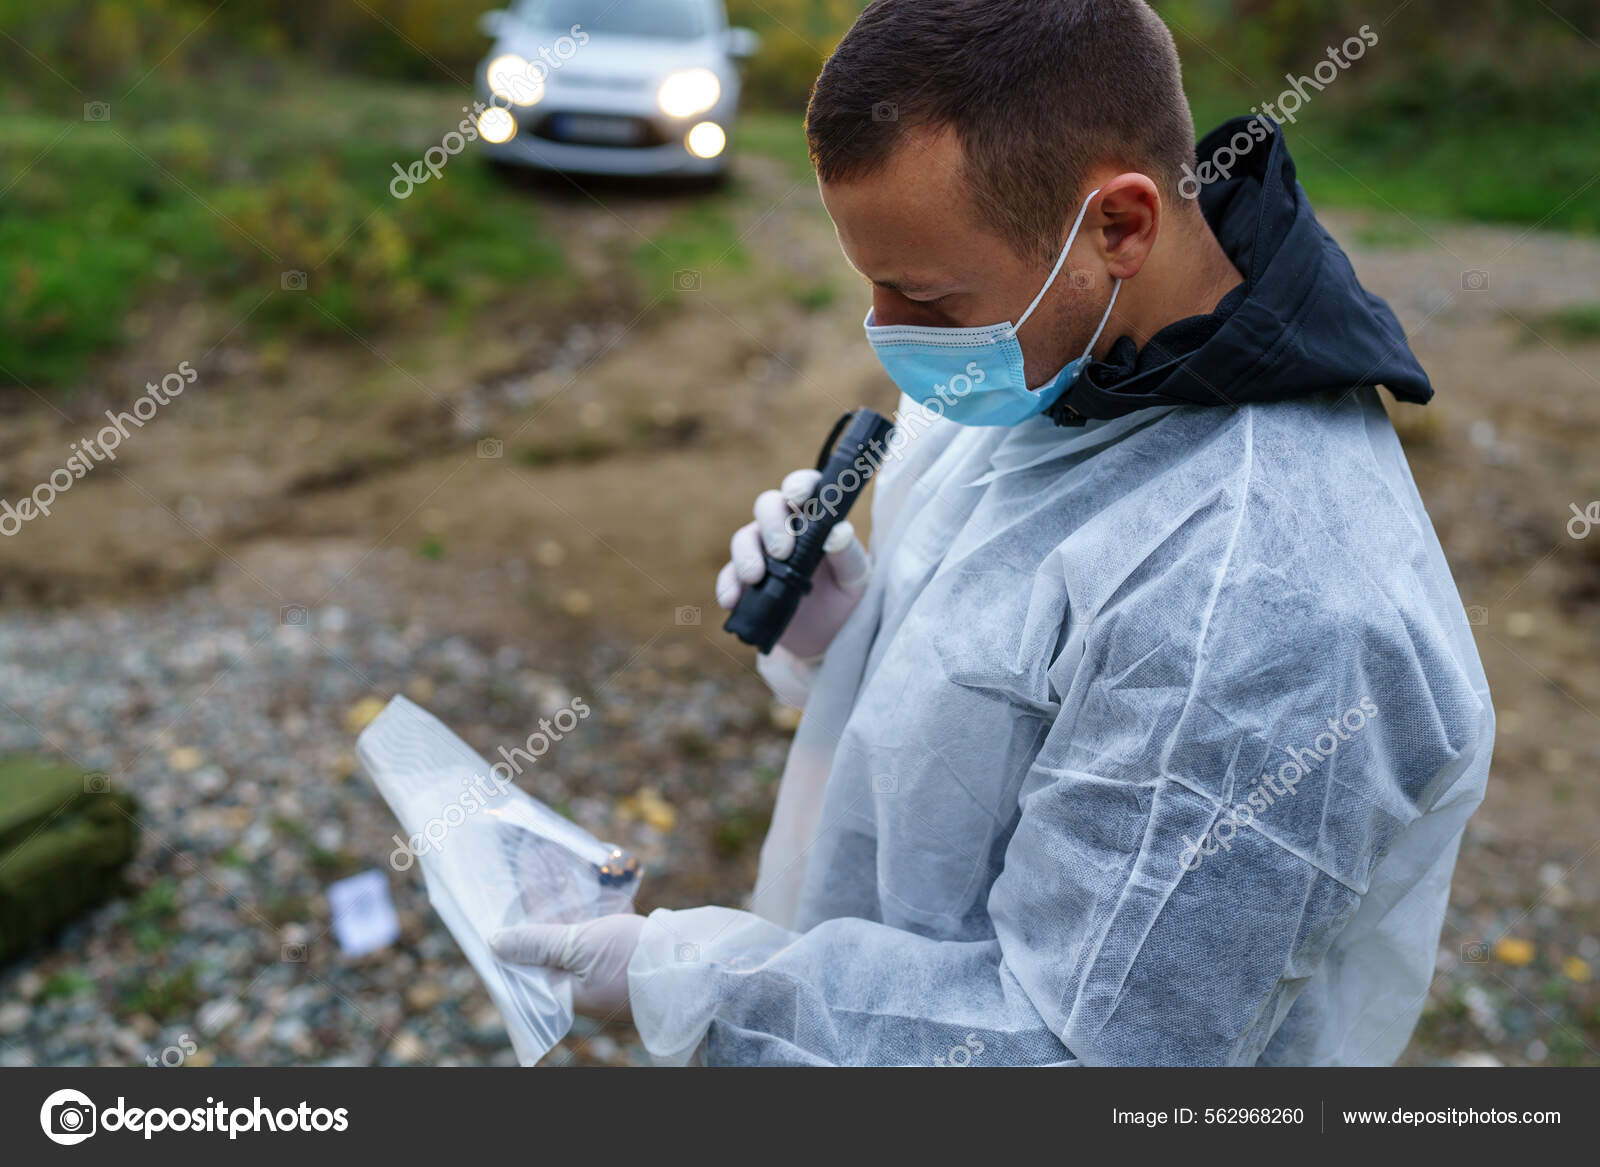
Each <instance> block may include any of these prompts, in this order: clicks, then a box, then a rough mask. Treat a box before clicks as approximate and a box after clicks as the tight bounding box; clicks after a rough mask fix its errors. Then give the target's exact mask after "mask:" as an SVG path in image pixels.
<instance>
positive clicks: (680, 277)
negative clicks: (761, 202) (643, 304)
mask: <svg viewBox="0 0 1600 1167" xmlns="http://www.w3.org/2000/svg"><path fill="white" fill-rule="evenodd" d="M749 262H750V257H749V254H748V253H747V252H746V251H745V249H744V246H743V244H742V243H741V242H740V241H739V235H738V227H737V224H736V223H735V222H734V219H733V216H732V215H730V214H729V208H728V205H727V203H726V202H725V201H724V200H723V199H720V198H719V199H705V200H700V201H697V202H694V203H691V204H689V205H688V206H685V207H683V208H682V209H680V210H678V211H676V212H674V214H673V216H672V218H671V220H670V221H669V222H668V224H667V225H666V227H664V228H663V229H662V230H660V231H658V232H657V233H656V234H655V235H654V236H653V237H652V238H651V239H650V240H649V241H647V242H645V243H641V244H639V246H638V247H636V248H634V252H633V264H634V270H635V271H636V273H637V274H638V277H639V282H640V284H641V286H642V290H643V292H644V295H645V298H646V300H651V299H654V298H655V297H656V296H658V295H659V296H661V297H663V298H664V299H665V300H667V301H669V302H670V301H676V300H681V299H683V298H684V297H686V296H693V295H695V294H697V293H699V292H701V291H703V290H705V287H706V285H707V283H714V282H715V280H716V279H717V277H718V274H719V273H720V272H721V270H722V269H724V268H729V269H732V270H734V271H743V270H745V269H747V268H748V267H749Z"/></svg>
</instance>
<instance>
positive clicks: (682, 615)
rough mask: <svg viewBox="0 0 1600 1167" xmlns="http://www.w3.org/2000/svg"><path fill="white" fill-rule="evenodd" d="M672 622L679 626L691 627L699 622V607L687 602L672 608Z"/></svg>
mask: <svg viewBox="0 0 1600 1167" xmlns="http://www.w3.org/2000/svg"><path fill="white" fill-rule="evenodd" d="M672 622H673V623H674V624H676V625H677V626H678V627H680V628H693V627H695V626H697V625H698V624H699V623H700V609H699V608H696V607H693V606H692V605H689V604H685V605H683V606H682V607H679V608H674V609H673V612H672Z"/></svg>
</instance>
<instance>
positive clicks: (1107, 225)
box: [1096, 172, 1161, 280]
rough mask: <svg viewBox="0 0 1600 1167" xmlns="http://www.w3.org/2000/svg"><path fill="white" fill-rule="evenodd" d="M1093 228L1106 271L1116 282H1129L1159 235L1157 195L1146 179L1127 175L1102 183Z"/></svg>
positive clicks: (1151, 183) (1152, 183)
mask: <svg viewBox="0 0 1600 1167" xmlns="http://www.w3.org/2000/svg"><path fill="white" fill-rule="evenodd" d="M1096 220H1097V223H1098V226H1097V228H1096V234H1097V241H1098V243H1099V245H1100V252H1101V254H1102V255H1104V256H1105V260H1106V270H1107V271H1108V272H1109V273H1110V274H1111V275H1112V276H1113V277H1115V278H1116V279H1119V280H1127V279H1132V278H1133V277H1134V276H1136V275H1138V274H1139V269H1140V268H1142V267H1143V266H1144V261H1145V260H1146V259H1147V258H1148V257H1149V255H1150V249H1151V248H1152V247H1154V246H1155V242H1156V236H1157V235H1158V234H1160V231H1161V195H1160V193H1159V192H1158V191H1157V189H1156V184H1155V183H1154V182H1152V181H1151V180H1150V178H1149V177H1148V176H1147V175H1143V174H1138V173H1134V172H1128V173H1125V174H1119V175H1117V176H1116V177H1115V178H1113V179H1110V180H1109V181H1107V182H1105V183H1102V184H1101V187H1100V197H1099V207H1098V208H1097V213H1096Z"/></svg>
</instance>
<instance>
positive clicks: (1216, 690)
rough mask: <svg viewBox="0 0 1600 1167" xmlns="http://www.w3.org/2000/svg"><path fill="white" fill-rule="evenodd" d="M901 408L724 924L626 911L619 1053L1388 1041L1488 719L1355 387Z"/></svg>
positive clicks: (1431, 915) (816, 1060) (1403, 1005)
mask: <svg viewBox="0 0 1600 1167" xmlns="http://www.w3.org/2000/svg"><path fill="white" fill-rule="evenodd" d="M919 412H920V411H918V410H917V407H915V406H914V405H913V404H912V403H911V402H910V401H909V399H905V398H902V401H901V414H900V416H901V419H902V421H903V422H904V420H905V419H906V418H908V417H911V416H912V415H913V414H917V413H919ZM910 429H912V430H915V431H916V433H915V436H914V438H913V440H912V441H911V442H910V444H909V445H908V447H907V448H906V450H905V453H904V456H903V458H902V459H900V460H898V461H890V462H889V463H888V464H887V465H886V467H885V469H884V471H883V473H882V474H881V475H880V476H879V479H878V481H877V483H876V486H875V491H874V498H873V522H872V549H873V560H874V563H875V567H874V575H873V578H872V581H871V583H870V585H869V587H868V589H867V592H866V594H865V596H864V597H863V600H862V602H861V605H860V607H859V608H858V609H857V610H856V611H855V613H854V614H853V615H852V617H851V619H850V620H849V622H848V623H847V624H846V625H845V627H844V629H843V630H842V632H841V633H840V634H839V636H838V637H837V639H836V640H835V641H834V643H833V645H832V647H831V648H830V649H829V651H828V653H827V656H826V658H825V659H824V661H823V663H822V666H821V669H820V671H819V672H818V673H817V675H816V676H815V678H814V684H813V686H812V690H811V694H810V697H809V700H808V701H807V703H806V706H805V715H804V718H803V720H802V722H801V725H800V728H799V730H798V732H797V734H796V737H795V741H794V745H793V749H792V751H791V753H790V755H789V760H788V765H787V767H786V769H785V771H784V775H783V782H782V786H781V789H780V792H779V795H778V802H777V807H776V812H775V818H774V821H773V825H772V830H771V834H770V835H769V837H768V839H767V842H766V845H765V847H764V849H763V851H762V863H761V875H760V880H759V884H758V887H757V890H756V892H755V895H754V897H753V900H752V908H753V911H752V912H743V911H735V910H733V909H729V908H721V907H705V908H697V909H693V910H688V911H667V910H659V911H656V912H654V913H653V914H652V915H651V916H650V917H649V919H648V922H647V924H646V926H645V928H644V929H643V932H642V935H641V939H640V944H639V947H638V949H637V951H636V953H635V955H634V957H633V959H632V962H631V964H630V966H629V983H630V992H631V996H632V1005H633V1014H634V1018H635V1021H636V1023H637V1025H638V1027H639V1031H640V1033H641V1034H642V1035H643V1038H644V1041H645V1043H646V1045H647V1046H648V1048H649V1049H650V1051H651V1052H652V1054H654V1055H655V1056H657V1057H658V1058H659V1059H661V1060H664V1061H669V1062H682V1061H687V1060H689V1059H691V1058H693V1057H696V1056H697V1055H698V1057H699V1058H701V1059H703V1060H705V1061H708V1062H712V1063H736V1064H797V1063H798V1064H841V1065H863V1064H870V1065H880V1064H897V1065H943V1064H973V1065H1014V1064H1075V1063H1081V1064H1086V1065H1125V1064H1167V1065H1193V1064H1215V1063H1225V1064H1243V1065H1249V1064H1284V1063H1296V1064H1304V1063H1310V1064H1317V1065H1342V1064H1370V1063H1380V1064H1381V1063H1388V1062H1391V1061H1393V1060H1394V1059H1395V1058H1396V1057H1397V1056H1398V1054H1399V1053H1400V1051H1401V1050H1402V1049H1403V1048H1404V1046H1405V1044H1406V1041H1407V1040H1408V1038H1409V1036H1410V1033H1411V1029H1412V1027H1413V1025H1414V1024H1415V1021H1416V1018H1417V1016H1418V1013H1419V1011H1420V1009H1421V1007H1422V1004H1423V1001H1424V999H1425V997H1426V995H1427V989H1428V984H1429V981H1430V979H1431V977H1432V973H1433V968H1434V962H1435V953H1436V946H1437V944H1438V937H1439V931H1440V926H1441V922H1442V920H1443V916H1444V911H1445V902H1446V899H1447V896H1448V893H1449V888H1450V875H1451V870H1452V868H1453V866H1454V864H1455V858H1456V850H1457V847H1458V845H1459V843H1460V840H1461V834H1462V829H1463V824H1464V823H1465V822H1466V820H1467V817H1468V816H1469V815H1470V814H1471V813H1472V810H1473V808H1474V807H1476V806H1477V804H1478V802H1479V801H1480V799H1481V798H1482V796H1483V792H1484V784H1485V780H1486V777H1487V771H1488V766H1489V755H1490V747H1491V744H1492V740H1493V712H1492V709H1491V706H1490V702H1489V693H1488V687H1487V684H1486V682H1485V679H1484V675H1483V671H1482V668H1481V667H1480V665H1479V663H1478V658H1477V653H1476V650H1475V647H1474V644H1473V640H1472V636H1471V633H1470V630H1469V627H1468V624H1467V621H1466V619H1465V617H1464V614H1463V611H1462V608H1461V604H1460V600H1459V597H1458V596H1457V594H1456V590H1455V587H1454V584H1453V582H1452V580H1451V576H1450V572H1449V569H1448V567H1447V566H1446V563H1445V560H1444V557H1443V554H1442V552H1441V550H1440V547H1439V544H1438V541H1437V539H1436V538H1435V536H1434V533H1433V529H1432V527H1431V525H1430V523H1429V521H1428V518H1427V515H1426V513H1425V512H1424V510H1423V505H1422V501H1421V499H1420V498H1419V496H1418V494H1417V491H1416V488H1415V486H1414V484H1413V482H1412V479H1411V475H1410V472H1409V469H1408V468H1407V466H1406V462H1405V459H1404V456H1403V454H1402V452H1401V449H1400V445H1399V442H1398V441H1397V439H1396V437H1395V434H1394V431H1393V429H1392V427H1391V426H1390V424H1389V421H1388V419H1387V417H1386V416H1385V413H1384V410H1383V407H1382V405H1381V404H1380V403H1379V401H1378V398H1377V393H1376V391H1375V390H1373V389H1362V390H1359V391H1357V392H1355V393H1351V394H1345V395H1339V394H1322V395H1318V396H1315V397H1312V398H1309V399H1306V400H1301V401H1288V402H1282V403H1275V404H1263V405H1250V406H1244V407H1241V408H1221V407H1209V408H1206V407H1168V408H1159V409H1149V410H1144V411H1141V412H1138V413H1134V414H1130V415H1128V416H1124V417H1121V418H1117V419H1114V420H1109V421H1091V422H1090V423H1089V424H1088V425H1087V426H1084V427H1082V428H1080V429H1062V428H1058V427H1056V426H1055V425H1053V424H1052V423H1051V422H1050V421H1049V420H1048V419H1046V418H1042V417H1039V418H1034V419H1032V420H1030V421H1028V422H1025V423H1023V424H1021V425H1019V426H1016V427H1012V428H988V429H983V428H963V427H960V426H957V425H954V424H952V423H950V422H946V421H942V420H934V421H931V422H930V421H925V420H920V419H919V420H913V421H912V422H911V423H910ZM780 663H781V662H780ZM1296 771H1298V772H1299V777H1298V778H1296V777H1295V774H1296ZM1270 790H1276V791H1277V792H1278V793H1276V794H1271V793H1270V792H1269V791H1270ZM1252 796H1253V797H1252Z"/></svg>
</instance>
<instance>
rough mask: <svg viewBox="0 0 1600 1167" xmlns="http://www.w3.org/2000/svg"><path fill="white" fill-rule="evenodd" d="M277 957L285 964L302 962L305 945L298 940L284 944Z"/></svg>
mask: <svg viewBox="0 0 1600 1167" xmlns="http://www.w3.org/2000/svg"><path fill="white" fill-rule="evenodd" d="M278 959H279V960H282V961H283V962H284V963H285V964H304V963H305V962H306V945H305V944H304V943H303V942H299V941H295V942H291V943H288V944H285V945H284V946H283V948H282V949H281V950H280V952H279V956H278Z"/></svg>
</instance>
